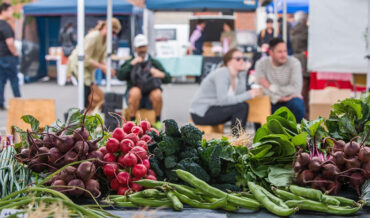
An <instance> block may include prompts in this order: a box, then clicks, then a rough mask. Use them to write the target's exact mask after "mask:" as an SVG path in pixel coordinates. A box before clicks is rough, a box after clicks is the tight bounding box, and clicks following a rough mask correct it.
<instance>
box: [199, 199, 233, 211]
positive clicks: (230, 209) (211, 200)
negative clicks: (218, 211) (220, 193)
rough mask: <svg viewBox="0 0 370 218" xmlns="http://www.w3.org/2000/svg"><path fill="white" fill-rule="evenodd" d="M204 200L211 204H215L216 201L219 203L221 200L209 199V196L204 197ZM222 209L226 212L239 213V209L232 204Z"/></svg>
mask: <svg viewBox="0 0 370 218" xmlns="http://www.w3.org/2000/svg"><path fill="white" fill-rule="evenodd" d="M204 199H205V200H206V201H208V202H210V203H215V202H216V201H218V200H219V199H217V198H211V197H208V196H204ZM222 209H224V210H226V211H229V212H235V211H237V210H238V209H239V208H238V207H237V206H235V205H233V204H231V203H228V204H226V205H225V206H223V207H222Z"/></svg>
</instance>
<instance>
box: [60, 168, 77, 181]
mask: <svg viewBox="0 0 370 218" xmlns="http://www.w3.org/2000/svg"><path fill="white" fill-rule="evenodd" d="M75 178H76V168H75V167H73V166H68V167H66V168H65V169H64V170H63V171H62V172H61V173H60V179H62V180H64V181H65V182H66V183H68V182H69V181H71V180H73V179H75Z"/></svg>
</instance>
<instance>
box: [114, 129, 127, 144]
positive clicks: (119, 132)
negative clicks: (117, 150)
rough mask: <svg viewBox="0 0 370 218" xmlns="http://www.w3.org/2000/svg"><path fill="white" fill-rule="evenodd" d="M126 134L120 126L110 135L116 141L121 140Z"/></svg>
mask: <svg viewBox="0 0 370 218" xmlns="http://www.w3.org/2000/svg"><path fill="white" fill-rule="evenodd" d="M125 136H126V133H125V132H124V131H123V129H122V128H116V129H115V130H114V131H113V133H112V137H113V138H115V139H117V140H118V141H122V140H123V139H124V138H125Z"/></svg>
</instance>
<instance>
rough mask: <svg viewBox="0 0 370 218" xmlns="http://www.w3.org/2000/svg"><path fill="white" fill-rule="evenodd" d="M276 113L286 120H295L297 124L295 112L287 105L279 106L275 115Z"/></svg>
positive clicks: (294, 122)
mask: <svg viewBox="0 0 370 218" xmlns="http://www.w3.org/2000/svg"><path fill="white" fill-rule="evenodd" d="M274 115H277V116H280V117H283V118H285V119H286V120H288V121H291V122H293V124H294V125H297V120H296V119H295V116H294V114H293V113H292V112H291V111H290V110H289V109H288V108H287V107H281V108H279V109H278V110H276V111H275V113H274V114H273V116H274Z"/></svg>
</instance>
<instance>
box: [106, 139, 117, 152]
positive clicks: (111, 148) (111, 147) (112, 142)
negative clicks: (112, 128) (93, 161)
mask: <svg viewBox="0 0 370 218" xmlns="http://www.w3.org/2000/svg"><path fill="white" fill-rule="evenodd" d="M105 146H106V147H107V150H108V152H110V153H115V152H117V151H118V149H119V141H118V140H117V139H115V138H110V139H108V141H107V144H106V145H105Z"/></svg>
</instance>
